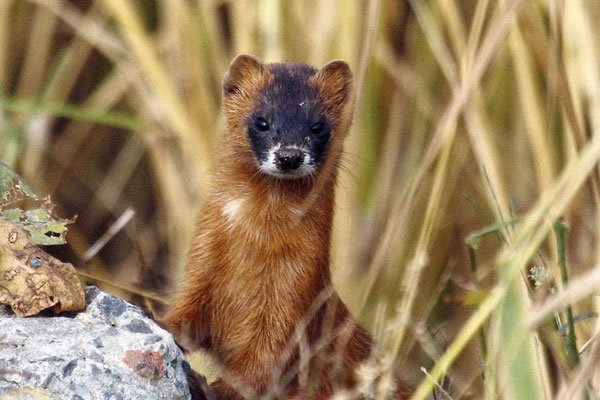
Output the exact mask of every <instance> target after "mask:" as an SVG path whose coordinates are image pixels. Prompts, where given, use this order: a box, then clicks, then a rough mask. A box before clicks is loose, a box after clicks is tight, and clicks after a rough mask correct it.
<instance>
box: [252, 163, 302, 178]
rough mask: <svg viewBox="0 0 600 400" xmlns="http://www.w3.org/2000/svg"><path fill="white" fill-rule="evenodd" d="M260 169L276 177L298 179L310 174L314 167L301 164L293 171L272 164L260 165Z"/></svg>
mask: <svg viewBox="0 0 600 400" xmlns="http://www.w3.org/2000/svg"><path fill="white" fill-rule="evenodd" d="M260 170H261V171H262V172H263V173H265V174H267V175H269V176H272V177H274V178H278V179H298V178H303V177H305V176H308V175H310V174H311V173H312V172H313V171H314V167H312V166H306V165H303V166H301V167H300V168H298V169H296V170H293V171H281V170H280V169H279V168H277V167H274V166H272V165H268V166H267V165H261V166H260Z"/></svg>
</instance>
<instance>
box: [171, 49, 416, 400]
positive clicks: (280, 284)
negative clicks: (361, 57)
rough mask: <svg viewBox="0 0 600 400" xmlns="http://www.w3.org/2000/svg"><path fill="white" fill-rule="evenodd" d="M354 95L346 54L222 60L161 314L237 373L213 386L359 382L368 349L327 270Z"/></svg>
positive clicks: (241, 388) (318, 390)
mask: <svg viewBox="0 0 600 400" xmlns="http://www.w3.org/2000/svg"><path fill="white" fill-rule="evenodd" d="M351 96H352V74H351V71H350V68H349V67H348V65H347V64H346V63H345V62H343V61H332V62H330V63H329V64H327V65H326V66H324V67H323V68H322V69H320V70H316V69H314V68H312V67H310V66H308V65H304V64H262V63H261V62H260V61H258V60H257V59H256V58H254V57H252V56H248V55H241V56H238V57H237V58H236V59H235V60H234V61H233V62H232V64H231V66H230V68H229V72H228V73H227V75H226V77H225V80H224V83H223V108H224V114H225V121H226V125H227V131H226V133H225V136H224V138H223V142H222V146H221V148H220V151H219V155H218V161H217V163H216V168H215V172H214V174H215V175H214V183H213V190H212V192H211V193H210V195H209V197H208V200H207V203H206V205H205V207H204V210H203V212H202V214H201V216H200V218H199V221H198V224H197V229H196V232H195V234H194V238H193V241H192V246H191V250H190V253H189V256H188V262H187V266H186V273H185V278H184V281H183V283H182V286H181V288H180V290H179V292H178V294H177V295H176V297H175V298H174V300H173V302H172V303H171V307H170V308H169V310H168V312H167V314H166V315H165V317H164V318H163V319H162V323H163V325H164V326H165V327H166V328H167V329H169V330H170V331H171V332H172V333H173V334H174V335H175V337H176V339H177V340H178V342H179V343H180V345H182V346H183V347H184V348H185V349H186V350H188V351H194V350H197V349H199V348H207V349H210V351H211V352H213V354H215V355H216V356H217V358H218V359H219V360H220V361H221V362H222V363H223V365H224V367H225V369H226V371H227V372H228V374H229V375H231V377H232V378H233V379H232V380H233V382H228V383H226V382H225V381H224V380H219V381H217V382H216V383H214V384H212V385H211V391H212V396H214V397H215V398H222V399H230V398H231V399H235V398H241V397H242V395H249V396H254V397H256V396H261V395H267V394H268V393H270V392H269V391H272V390H275V388H277V387H281V385H287V386H285V393H283V394H281V393H271V394H272V395H275V396H279V395H285V396H303V397H307V396H309V395H310V396H316V397H319V398H326V397H329V396H331V395H332V394H333V392H334V391H335V390H337V389H340V388H350V387H352V386H353V385H355V382H356V379H355V377H354V372H355V371H354V370H355V368H356V367H357V366H358V365H359V364H361V363H363V362H365V361H367V360H368V359H369V357H370V355H371V350H372V347H373V345H372V339H371V337H370V336H369V335H368V334H367V333H366V332H365V331H364V330H363V329H362V328H361V327H360V326H359V325H358V324H357V323H356V322H355V321H354V319H353V318H352V317H351V316H350V314H349V312H348V310H347V308H346V307H345V306H344V304H343V303H342V302H341V300H340V299H339V297H338V296H337V294H335V292H333V290H332V289H331V287H332V286H331V276H330V271H329V248H330V241H331V226H332V218H333V205H334V188H335V182H336V170H337V164H338V162H339V151H336V145H339V144H341V143H342V141H343V139H344V137H345V136H346V134H347V131H348V128H349V124H350V120H351V116H352V111H353V109H352V107H353V105H352V98H351ZM286 375H289V377H288V378H287V380H286V379H285V377H286ZM282 377H283V379H284V380H283V382H285V383H283V384H282V383H278V381H281V379H280V378H282ZM229 383H231V384H229ZM310 384H312V385H313V386H312V388H311V387H309V386H310ZM234 386H235V388H234ZM396 395H397V396H403V395H408V392H407V391H406V392H405V389H404V388H398V389H397V391H396Z"/></svg>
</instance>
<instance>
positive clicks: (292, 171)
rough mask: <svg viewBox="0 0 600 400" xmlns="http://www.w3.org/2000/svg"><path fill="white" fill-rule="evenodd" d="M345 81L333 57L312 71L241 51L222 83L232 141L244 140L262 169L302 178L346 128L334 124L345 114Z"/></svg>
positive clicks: (344, 69)
mask: <svg viewBox="0 0 600 400" xmlns="http://www.w3.org/2000/svg"><path fill="white" fill-rule="evenodd" d="M351 81H352V73H351V71H350V68H349V67H348V65H347V64H346V63H345V62H343V61H339V60H338V61H332V62H330V63H328V64H327V65H325V66H324V67H323V68H321V69H320V70H317V69H315V68H313V67H311V66H309V65H306V64H285V63H282V64H281V63H275V64H262V63H261V62H260V61H259V60H258V59H256V58H255V57H253V56H249V55H241V56H238V57H236V59H235V60H234V61H233V62H232V63H231V65H230V68H229V71H228V73H227V75H226V76H225V80H224V82H223V92H224V103H223V104H224V108H225V117H226V120H227V123H228V124H229V126H230V127H231V128H232V129H233V131H234V132H236V134H237V135H241V137H240V136H238V140H242V141H243V140H248V144H249V145H250V146H249V147H250V148H251V154H252V156H253V158H254V161H255V162H256V165H257V166H258V169H259V170H260V171H261V172H262V173H264V174H267V175H270V176H273V177H276V178H281V179H296V178H301V177H306V176H309V175H312V174H314V173H316V172H317V170H318V169H319V166H320V165H321V164H323V162H324V161H325V159H326V158H327V157H328V156H327V154H328V147H329V145H330V143H331V142H332V137H334V136H335V137H337V136H341V138H340V140H341V139H343V136H344V135H345V133H347V129H341V131H340V124H341V123H342V122H344V121H348V120H350V119H351V107H348V105H351V88H352V86H351ZM234 127H235V128H234ZM239 143H240V142H238V144H239ZM243 147H245V144H244V146H243Z"/></svg>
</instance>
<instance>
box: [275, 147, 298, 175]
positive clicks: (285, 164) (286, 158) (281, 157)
mask: <svg viewBox="0 0 600 400" xmlns="http://www.w3.org/2000/svg"><path fill="white" fill-rule="evenodd" d="M303 160H304V153H303V152H302V150H298V149H280V150H277V151H276V152H275V164H276V165H277V167H278V168H279V169H280V170H282V171H293V170H295V169H298V167H300V165H302V161H303Z"/></svg>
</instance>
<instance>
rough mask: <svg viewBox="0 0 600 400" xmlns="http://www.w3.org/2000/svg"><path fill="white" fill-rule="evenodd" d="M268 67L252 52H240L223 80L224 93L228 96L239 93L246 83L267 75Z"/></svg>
mask: <svg viewBox="0 0 600 400" xmlns="http://www.w3.org/2000/svg"><path fill="white" fill-rule="evenodd" d="M266 74H267V69H266V67H265V65H264V64H263V63H261V62H260V60H259V59H258V58H256V57H254V56H252V55H250V54H240V55H239V56H237V57H236V58H234V59H233V61H232V62H231V64H230V65H229V70H228V71H227V73H226V74H225V79H224V80H223V93H224V94H225V95H226V96H228V95H232V94H235V93H239V92H240V91H241V90H242V89H243V86H244V84H245V83H247V82H249V81H252V80H253V79H256V78H259V77H261V76H266Z"/></svg>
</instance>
